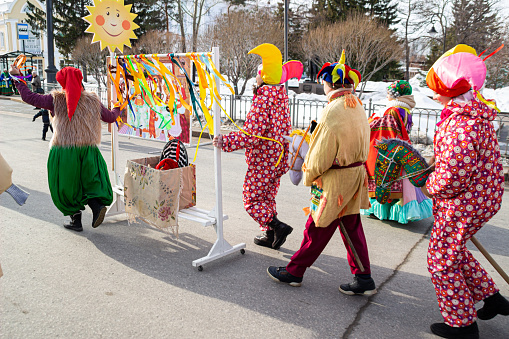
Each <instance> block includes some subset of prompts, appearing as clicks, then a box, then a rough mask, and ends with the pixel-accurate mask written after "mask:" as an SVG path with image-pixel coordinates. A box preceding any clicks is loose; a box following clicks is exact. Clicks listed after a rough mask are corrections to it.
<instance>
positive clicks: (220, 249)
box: [106, 47, 246, 271]
mask: <svg viewBox="0 0 509 339" xmlns="http://www.w3.org/2000/svg"><path fill="white" fill-rule="evenodd" d="M196 54H197V55H203V54H207V55H210V52H207V53H196ZM174 55H175V56H186V53H175V54H174ZM146 56H150V55H146ZM157 56H158V57H160V58H163V57H168V55H167V54H157ZM117 58H118V57H115V56H114V55H111V56H110V57H109V59H108V61H109V62H110V63H114V62H115V60H116V59H117ZM212 61H213V62H214V64H215V65H216V67H217V69H218V71H219V47H212ZM214 76H215V79H216V83H217V84H219V80H220V79H219V78H218V77H217V75H214ZM111 86H112V83H111V81H110V79H109V78H108V96H110V97H115V98H116V91H114V90H112V87H111ZM217 87H218V91H220V87H219V86H217ZM219 93H220V92H219ZM213 113H214V117H213V118H214V131H220V130H221V115H220V114H221V111H220V108H219V104H218V103H217V102H214V105H213ZM118 137H119V136H118V130H117V128H115V126H114V125H112V128H111V139H112V140H111V148H112V149H111V151H112V152H111V153H112V166H113V169H112V171H113V174H114V177H115V184H114V185H113V187H112V189H113V194H114V200H113V203H112V204H111V206H110V207H109V209H108V211H107V212H106V215H107V216H113V215H116V214H122V213H125V202H124V184H123V182H122V178H121V176H120V175H119V173H118V164H117V153H118ZM214 179H215V189H216V203H215V207H214V209H213V210H212V211H207V210H204V209H201V208H197V207H191V208H186V209H182V210H180V211H179V213H178V217H179V218H182V219H186V220H190V221H194V222H197V223H199V224H201V225H202V226H204V227H206V226H214V229H215V231H216V236H217V238H216V241H215V243H214V245H212V248H211V249H210V251H209V253H208V254H207V255H206V256H204V257H202V258H200V259H196V260H194V261H193V262H192V266H193V267H197V268H198V270H199V271H202V270H203V266H202V265H204V264H206V263H209V262H212V261H214V260H217V259H220V258H222V257H224V256H227V255H229V254H232V253H234V252H236V251H240V253H242V254H244V253H245V250H244V249H245V248H246V244H245V243H240V244H237V245H235V246H232V245H230V244H229V243H228V242H227V241H226V240H225V239H224V237H223V221H224V220H227V219H228V216H227V215H224V214H223V181H222V170H221V149H219V148H217V147H214Z"/></svg>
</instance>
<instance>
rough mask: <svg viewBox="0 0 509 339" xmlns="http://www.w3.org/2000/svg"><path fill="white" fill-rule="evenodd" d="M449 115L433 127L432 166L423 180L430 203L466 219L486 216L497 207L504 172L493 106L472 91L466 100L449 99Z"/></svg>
mask: <svg viewBox="0 0 509 339" xmlns="http://www.w3.org/2000/svg"><path fill="white" fill-rule="evenodd" d="M444 110H449V111H450V112H448V113H449V114H450V115H449V116H447V117H445V118H444V119H443V120H442V121H441V122H440V123H439V125H438V129H437V131H436V133H435V141H434V149H435V157H436V165H435V166H436V167H435V172H433V173H432V174H431V175H430V176H429V178H428V181H427V183H426V188H427V189H428V191H429V192H430V194H431V195H433V201H434V204H433V205H434V209H435V210H437V208H446V209H449V210H453V211H454V213H455V214H456V216H458V217H459V216H460V215H461V218H462V219H463V218H465V220H467V219H468V218H471V219H470V220H471V221H473V222H476V220H483V219H484V220H486V219H490V218H491V217H492V216H493V215H494V214H495V213H497V211H498V210H499V209H500V207H501V202H502V194H503V192H504V175H503V168H502V164H501V158H500V147H499V145H498V140H497V137H496V133H495V130H494V128H493V125H492V123H491V122H492V121H493V119H495V117H496V116H497V111H496V110H494V109H492V108H490V107H488V106H487V105H486V104H485V103H483V102H481V101H480V100H479V99H478V98H476V97H474V99H472V101H471V102H470V103H469V104H468V105H466V106H463V107H462V106H460V105H458V104H457V103H455V102H453V101H451V103H449V104H448V105H447V107H445V109H444Z"/></svg>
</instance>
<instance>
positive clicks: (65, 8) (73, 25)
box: [27, 0, 91, 56]
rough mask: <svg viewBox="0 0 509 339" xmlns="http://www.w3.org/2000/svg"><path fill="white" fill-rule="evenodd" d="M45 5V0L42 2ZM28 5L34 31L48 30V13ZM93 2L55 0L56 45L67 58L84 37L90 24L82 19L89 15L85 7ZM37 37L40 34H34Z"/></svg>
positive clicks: (29, 22)
mask: <svg viewBox="0 0 509 339" xmlns="http://www.w3.org/2000/svg"><path fill="white" fill-rule="evenodd" d="M41 1H42V2H43V3H45V0H41ZM27 4H28V11H27V16H28V19H27V22H28V24H29V25H30V26H31V27H32V29H34V28H35V29H41V28H43V29H44V30H45V29H46V13H45V12H43V11H41V10H37V11H35V10H34V9H35V6H34V5H33V4H31V3H30V2H27ZM90 5H91V0H78V1H69V0H66V1H64V0H53V13H58V15H53V30H54V37H55V44H56V46H57V48H58V50H59V51H60V52H61V53H62V54H63V55H65V56H69V55H70V54H71V52H72V49H73V48H74V45H75V44H76V41H77V39H78V38H79V37H82V36H83V35H84V31H85V29H86V28H87V26H88V24H87V23H86V22H85V21H84V20H82V19H81V18H82V17H84V16H86V15H87V14H88V10H87V8H86V7H85V6H90ZM33 33H35V34H36V35H38V34H39V32H33Z"/></svg>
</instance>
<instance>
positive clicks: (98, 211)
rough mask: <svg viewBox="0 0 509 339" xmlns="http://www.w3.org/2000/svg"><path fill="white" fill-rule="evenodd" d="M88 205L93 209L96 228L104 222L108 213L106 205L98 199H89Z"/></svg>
mask: <svg viewBox="0 0 509 339" xmlns="http://www.w3.org/2000/svg"><path fill="white" fill-rule="evenodd" d="M88 206H90V208H91V209H92V215H93V216H92V227H93V228H96V227H97V226H99V225H100V224H102V222H103V220H104V215H105V214H106V206H104V205H103V204H101V203H100V202H99V200H98V199H95V198H93V199H90V200H88Z"/></svg>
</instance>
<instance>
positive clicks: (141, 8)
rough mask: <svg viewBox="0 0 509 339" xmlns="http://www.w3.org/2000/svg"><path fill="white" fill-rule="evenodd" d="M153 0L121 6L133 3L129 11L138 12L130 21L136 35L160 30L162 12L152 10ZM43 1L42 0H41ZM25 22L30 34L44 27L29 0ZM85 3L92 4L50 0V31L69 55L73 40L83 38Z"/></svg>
mask: <svg viewBox="0 0 509 339" xmlns="http://www.w3.org/2000/svg"><path fill="white" fill-rule="evenodd" d="M156 1H157V0H145V1H135V0H126V1H125V5H128V4H133V7H132V9H131V12H133V13H136V14H138V16H137V17H136V18H135V19H134V21H135V22H136V23H137V24H138V25H139V26H140V28H139V29H136V30H135V31H134V33H135V34H136V35H137V36H139V35H141V34H143V33H144V32H146V31H147V30H150V29H161V28H162V27H165V26H164V21H163V20H164V17H163V15H162V13H161V12H160V11H158V10H156V8H155V6H154V4H155V2H156ZM41 2H43V3H45V0H41ZM27 5H28V11H27V16H28V19H27V23H28V24H29V25H30V26H31V27H32V30H33V33H34V34H35V35H37V36H39V34H40V31H41V30H42V31H45V30H46V13H45V12H44V11H41V10H39V9H37V8H36V7H35V6H34V5H33V4H32V3H30V1H28V2H27ZM85 6H93V1H92V0H53V34H54V37H55V44H56V46H57V48H58V50H59V51H60V52H61V53H62V54H63V55H65V56H66V57H69V56H70V55H71V53H72V51H73V48H74V46H75V45H76V42H77V41H78V39H79V38H80V37H83V36H84V35H85V34H87V33H85V30H86V29H87V27H88V23H87V22H86V21H85V20H83V19H82V18H83V17H85V16H87V15H88V14H89V12H88V10H87V8H86V7H85Z"/></svg>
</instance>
